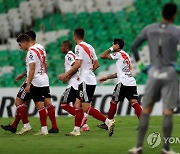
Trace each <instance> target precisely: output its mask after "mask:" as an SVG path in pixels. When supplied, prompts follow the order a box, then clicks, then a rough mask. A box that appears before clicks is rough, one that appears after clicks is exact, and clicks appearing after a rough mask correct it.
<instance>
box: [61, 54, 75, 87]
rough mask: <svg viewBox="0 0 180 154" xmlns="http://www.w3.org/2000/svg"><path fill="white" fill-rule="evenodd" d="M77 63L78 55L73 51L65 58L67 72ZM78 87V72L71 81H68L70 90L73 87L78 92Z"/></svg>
mask: <svg viewBox="0 0 180 154" xmlns="http://www.w3.org/2000/svg"><path fill="white" fill-rule="evenodd" d="M75 61H76V55H75V54H74V53H73V52H72V51H68V53H67V54H66V56H65V58H64V68H65V72H67V71H69V70H70V69H71V68H72V66H73V64H74V63H75ZM78 85H79V81H78V72H76V73H75V74H74V75H73V76H71V78H70V80H69V81H68V88H69V87H71V86H72V87H73V88H74V89H76V90H78Z"/></svg>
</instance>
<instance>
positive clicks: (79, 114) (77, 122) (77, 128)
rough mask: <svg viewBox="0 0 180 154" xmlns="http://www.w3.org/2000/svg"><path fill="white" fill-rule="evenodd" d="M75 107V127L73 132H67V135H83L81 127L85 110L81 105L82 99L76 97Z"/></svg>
mask: <svg viewBox="0 0 180 154" xmlns="http://www.w3.org/2000/svg"><path fill="white" fill-rule="evenodd" d="M74 107H75V122H74V124H75V125H74V129H73V131H72V132H70V133H68V134H66V135H67V136H79V135H81V133H80V128H81V122H82V119H83V116H84V112H83V110H82V107H81V102H80V99H78V98H76V102H75V104H74Z"/></svg>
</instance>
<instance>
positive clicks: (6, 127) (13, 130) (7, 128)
mask: <svg viewBox="0 0 180 154" xmlns="http://www.w3.org/2000/svg"><path fill="white" fill-rule="evenodd" d="M1 128H2V129H4V130H6V131H10V132H11V133H15V132H16V131H17V129H16V128H12V127H11V125H1Z"/></svg>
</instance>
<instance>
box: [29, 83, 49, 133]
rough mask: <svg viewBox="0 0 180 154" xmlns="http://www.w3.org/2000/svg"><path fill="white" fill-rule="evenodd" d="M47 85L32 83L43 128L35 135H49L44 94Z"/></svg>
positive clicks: (33, 97) (32, 93)
mask: <svg viewBox="0 0 180 154" xmlns="http://www.w3.org/2000/svg"><path fill="white" fill-rule="evenodd" d="M44 91H45V87H36V86H34V85H33V84H31V97H32V99H33V101H34V103H35V106H36V109H37V110H38V112H39V117H40V124H41V130H40V132H38V133H36V134H35V135H47V134H48V130H47V112H46V108H45V105H44V98H45V97H46V96H45V95H44Z"/></svg>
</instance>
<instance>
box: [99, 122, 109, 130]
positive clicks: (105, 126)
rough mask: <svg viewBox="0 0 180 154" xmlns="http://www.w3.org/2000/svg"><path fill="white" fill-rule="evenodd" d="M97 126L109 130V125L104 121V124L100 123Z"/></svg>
mask: <svg viewBox="0 0 180 154" xmlns="http://www.w3.org/2000/svg"><path fill="white" fill-rule="evenodd" d="M97 127H99V128H101V129H105V130H108V126H107V125H106V124H105V123H103V124H98V125H97Z"/></svg>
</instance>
